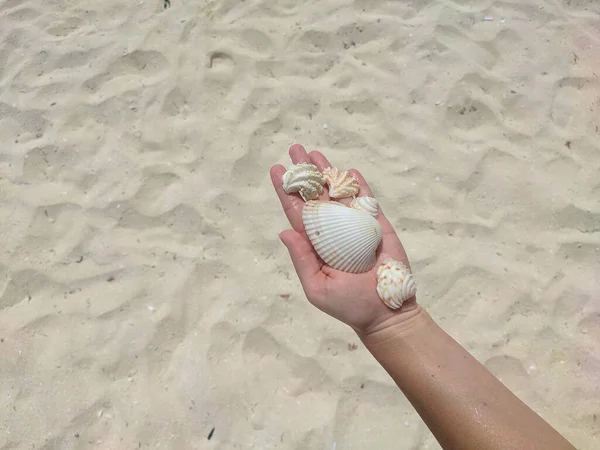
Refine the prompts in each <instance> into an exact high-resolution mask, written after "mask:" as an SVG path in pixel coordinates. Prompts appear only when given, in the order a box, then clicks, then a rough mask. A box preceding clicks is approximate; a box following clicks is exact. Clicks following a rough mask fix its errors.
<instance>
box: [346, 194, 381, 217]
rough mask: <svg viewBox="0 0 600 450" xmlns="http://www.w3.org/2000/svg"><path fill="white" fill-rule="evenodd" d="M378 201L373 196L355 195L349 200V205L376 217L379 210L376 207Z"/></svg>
mask: <svg viewBox="0 0 600 450" xmlns="http://www.w3.org/2000/svg"><path fill="white" fill-rule="evenodd" d="M378 205H379V202H377V200H376V199H375V198H373V197H356V198H355V199H354V200H352V202H350V207H351V208H354V209H358V210H360V211H365V212H368V213H369V214H371V215H372V216H373V217H377V215H378V214H379V210H378V209H377V207H378Z"/></svg>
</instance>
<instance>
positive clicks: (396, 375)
mask: <svg viewBox="0 0 600 450" xmlns="http://www.w3.org/2000/svg"><path fill="white" fill-rule="evenodd" d="M404 315H405V317H403V318H402V320H401V321H400V322H399V323H398V324H395V325H392V326H388V327H385V328H383V329H381V330H380V331H376V332H373V333H371V334H368V335H360V333H359V336H360V337H361V339H362V341H363V342H364V344H365V345H366V347H367V348H368V350H369V351H370V352H371V353H372V354H373V356H374V357H375V358H376V359H377V361H379V363H380V364H381V365H382V366H383V368H384V369H385V370H386V371H387V372H388V373H389V374H390V376H391V377H392V378H393V379H394V381H395V382H396V384H397V385H398V387H399V388H400V389H401V390H402V392H403V393H404V395H406V397H407V399H408V400H409V401H410V402H411V404H412V405H413V407H414V408H415V409H416V411H417V412H418V413H419V415H420V416H421V418H422V419H423V421H424V422H425V424H426V425H427V426H428V427H429V429H430V430H431V432H432V433H433V435H434V436H435V437H436V439H437V440H438V442H439V443H440V445H441V446H442V447H443V448H444V449H465V450H467V449H474V450H475V449H476V450H488V449H498V450H500V449H502V450H508V449H511V450H512V449H515V450H516V449H518V450H529V449H543V450H555V449H556V450H558V449H561V450H562V449H564V450H573V449H574V447H573V446H572V445H571V444H569V443H568V442H567V441H566V440H565V439H564V438H563V437H562V436H561V435H560V434H559V433H558V432H557V431H556V430H554V429H553V428H552V427H551V426H550V425H549V424H548V423H546V422H545V421H544V420H543V419H542V418H541V417H540V416H538V415H537V414H536V413H535V412H533V411H532V410H531V409H530V408H529V407H527V405H525V404H524V403H523V402H521V401H520V400H519V399H518V398H517V397H516V396H515V395H514V394H513V393H512V392H511V391H510V390H509V389H508V388H506V386H504V385H503V384H502V383H501V382H500V381H499V380H498V379H497V378H496V377H494V376H493V375H492V374H491V373H490V372H489V371H488V370H487V369H486V368H485V367H484V366H483V365H481V364H480V363H479V362H478V361H477V360H476V359H475V358H474V357H473V356H471V355H470V354H469V353H468V352H467V351H466V350H465V349H464V348H462V347H461V346H460V345H459V344H458V343H457V342H456V341H455V340H454V339H452V338H451V337H450V336H449V335H448V334H446V332H444V331H443V330H442V329H441V328H440V327H439V326H438V325H437V324H436V323H435V322H434V321H433V320H432V319H431V317H430V316H429V314H428V313H427V312H426V311H425V310H423V309H422V308H421V307H417V308H416V309H414V310H413V311H409V312H407V313H405V314H404Z"/></svg>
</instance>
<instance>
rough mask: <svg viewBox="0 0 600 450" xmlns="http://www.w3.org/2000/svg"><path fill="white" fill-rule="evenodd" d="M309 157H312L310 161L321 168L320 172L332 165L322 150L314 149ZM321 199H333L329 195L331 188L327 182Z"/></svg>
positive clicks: (320, 196)
mask: <svg viewBox="0 0 600 450" xmlns="http://www.w3.org/2000/svg"><path fill="white" fill-rule="evenodd" d="M308 157H309V158H310V162H311V163H313V164H314V165H315V166H317V169H319V172H321V173H323V171H324V170H325V169H327V168H328V167H331V164H329V161H327V158H325V156H324V155H323V153H321V152H318V151H316V150H313V151H312V152H310V153H309V154H308ZM319 200H324V201H329V200H331V198H330V197H329V189H328V187H327V184H325V185H324V186H323V193H322V194H321V195H319Z"/></svg>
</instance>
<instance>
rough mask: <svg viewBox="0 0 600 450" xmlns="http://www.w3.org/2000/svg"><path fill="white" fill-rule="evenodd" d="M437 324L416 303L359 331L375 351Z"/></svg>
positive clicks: (362, 339)
mask: <svg viewBox="0 0 600 450" xmlns="http://www.w3.org/2000/svg"><path fill="white" fill-rule="evenodd" d="M432 325H435V322H434V321H433V319H432V318H431V316H430V315H429V314H428V313H427V311H425V310H424V309H423V308H422V307H421V306H420V305H418V304H416V303H415V304H414V306H413V307H412V308H410V309H409V310H407V311H402V312H400V313H398V314H394V315H392V316H390V317H389V318H387V319H385V320H383V321H382V322H380V323H378V324H377V325H376V326H374V327H371V328H370V329H368V330H366V331H364V332H357V334H358V336H359V338H360V340H361V341H362V342H363V344H364V345H365V347H367V349H368V350H369V351H370V352H371V353H375V352H377V351H378V350H381V349H384V348H387V347H390V346H391V347H395V346H396V345H398V344H400V343H402V342H407V341H409V340H410V339H411V338H413V337H414V336H415V335H417V334H421V333H422V332H423V331H424V330H426V329H427V328H429V327H431V326H432Z"/></svg>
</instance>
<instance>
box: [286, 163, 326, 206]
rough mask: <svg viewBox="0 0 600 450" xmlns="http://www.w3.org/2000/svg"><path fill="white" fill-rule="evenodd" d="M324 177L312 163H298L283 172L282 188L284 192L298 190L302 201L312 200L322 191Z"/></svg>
mask: <svg viewBox="0 0 600 450" xmlns="http://www.w3.org/2000/svg"><path fill="white" fill-rule="evenodd" d="M324 184H325V178H324V177H323V175H322V174H321V172H319V169H318V168H317V166H315V165H314V164H310V163H299V164H295V165H293V166H291V167H290V168H289V169H288V170H287V171H286V172H285V173H284V174H283V190H284V191H285V192H286V194H291V193H293V192H300V196H301V197H302V199H303V200H304V201H307V200H314V199H316V198H317V197H318V196H319V194H321V193H322V192H323V185H324Z"/></svg>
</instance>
